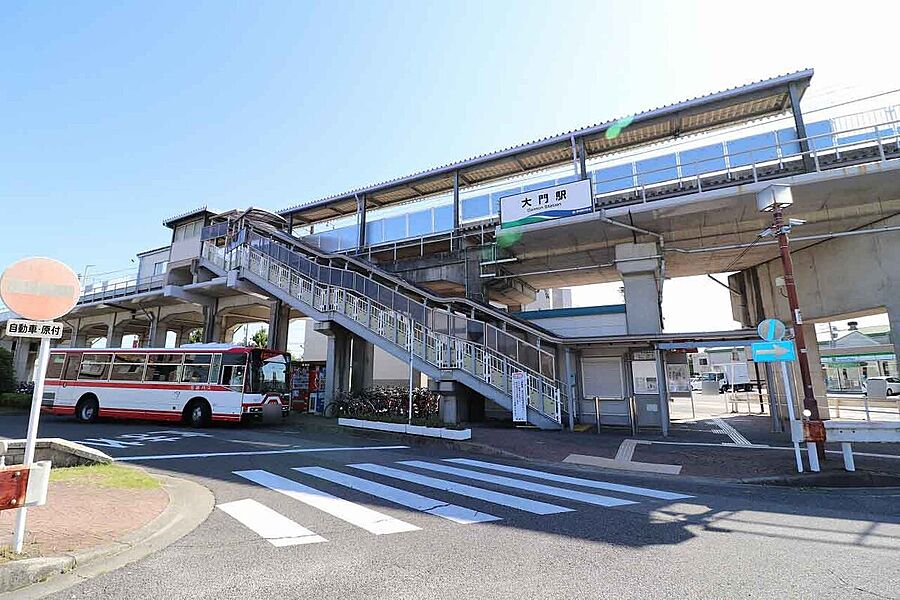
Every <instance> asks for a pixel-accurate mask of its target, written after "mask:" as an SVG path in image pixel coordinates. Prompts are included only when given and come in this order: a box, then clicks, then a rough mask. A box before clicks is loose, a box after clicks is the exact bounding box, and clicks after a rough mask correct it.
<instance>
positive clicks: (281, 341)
mask: <svg viewBox="0 0 900 600" xmlns="http://www.w3.org/2000/svg"><path fill="white" fill-rule="evenodd" d="M290 324H291V307H290V306H289V305H287V304H285V303H284V302H282V301H281V300H275V301H274V302H272V305H271V307H270V308H269V341H268V344H267V345H268V347H269V348H270V349H273V350H284V349H286V348H287V342H288V327H289V326H290Z"/></svg>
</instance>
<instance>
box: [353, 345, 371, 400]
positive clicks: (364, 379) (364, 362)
mask: <svg viewBox="0 0 900 600" xmlns="http://www.w3.org/2000/svg"><path fill="white" fill-rule="evenodd" d="M374 366H375V345H374V344H372V343H370V342H367V341H366V340H364V339H362V338H361V337H359V336H355V335H354V336H352V346H351V350H350V391H351V392H354V393H356V392H361V391H363V390H364V389H366V388H370V387H372V381H373V375H374Z"/></svg>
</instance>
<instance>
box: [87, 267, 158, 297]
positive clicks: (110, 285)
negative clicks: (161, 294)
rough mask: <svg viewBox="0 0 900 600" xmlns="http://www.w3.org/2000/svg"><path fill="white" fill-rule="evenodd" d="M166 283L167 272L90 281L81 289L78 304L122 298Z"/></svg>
mask: <svg viewBox="0 0 900 600" xmlns="http://www.w3.org/2000/svg"><path fill="white" fill-rule="evenodd" d="M165 284H166V275H165V274H163V275H154V276H151V277H144V278H141V279H138V278H137V277H132V278H129V279H125V280H118V281H117V280H111V281H102V282H99V283H88V284H86V285H85V286H84V288H83V289H82V291H81V297H80V298H79V299H78V304H87V303H90V302H98V301H101V300H110V299H112V298H121V297H122V296H131V295H134V294H141V293H145V292H152V291H154V290H159V289H162V288H163V287H164V286H165Z"/></svg>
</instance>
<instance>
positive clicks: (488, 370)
mask: <svg viewBox="0 0 900 600" xmlns="http://www.w3.org/2000/svg"><path fill="white" fill-rule="evenodd" d="M222 264H223V265H225V267H226V268H229V269H234V268H243V269H246V270H248V271H250V272H251V273H254V274H256V275H257V276H259V277H261V278H263V279H264V280H266V281H267V282H269V283H271V284H272V285H275V286H276V287H278V288H280V289H282V290H284V291H285V292H287V293H288V294H290V295H291V296H293V297H294V298H297V299H298V300H300V301H301V302H303V303H305V304H307V305H309V306H312V307H313V308H314V309H316V310H317V311H320V312H324V313H340V314H342V315H344V316H346V317H347V318H349V319H351V320H353V321H355V322H356V323H359V324H361V325H362V326H363V327H365V328H366V329H368V330H370V331H372V332H374V333H375V334H376V335H378V336H379V337H380V338H382V339H383V340H385V341H387V342H390V343H391V344H394V345H395V346H398V347H400V348H402V349H403V350H404V352H407V353H411V354H412V355H414V356H416V357H418V358H420V359H422V360H424V361H425V362H427V363H428V364H430V365H433V366H435V367H437V368H439V369H442V370H448V369H449V370H459V371H463V372H465V373H468V374H469V375H472V376H473V377H475V378H477V379H478V380H479V381H482V382H484V383H486V384H488V385H490V386H491V387H493V388H494V389H496V390H498V391H500V392H501V393H502V394H504V395H506V396H511V394H512V389H511V375H512V373H514V372H516V371H521V372H523V373H525V375H526V381H527V391H528V405H529V406H530V407H531V408H533V409H534V410H536V411H537V412H539V413H540V414H542V415H544V416H545V417H548V418H550V419H552V420H553V421H555V422H556V423H560V422H561V414H560V412H561V404H562V402H561V391H560V390H561V386H560V385H559V384H558V382H556V381H554V380H552V379H550V378H547V377H545V376H543V375H542V374H540V373H539V372H537V371H535V370H533V369H531V368H529V367H527V366H526V365H523V364H521V363H518V362H516V361H514V360H512V359H510V358H509V357H507V356H503V355H502V354H500V353H498V352H496V351H494V350H492V349H490V348H487V347H485V346H484V345H482V344H478V343H475V342H472V341H470V340H467V339H463V338H459V337H456V336H452V335H448V334H445V333H441V332H437V331H434V330H432V329H431V328H429V327H426V326H425V325H423V324H422V323H418V322H416V321H414V320H412V319H410V318H409V316H407V315H404V314H402V313H400V312H398V311H395V310H393V309H392V308H390V307H388V306H385V305H383V304H380V303H378V302H376V301H375V300H372V299H371V298H368V297H366V296H363V295H362V294H359V293H358V292H356V291H355V290H351V289H347V288H343V287H340V286H336V285H333V284H329V283H325V282H321V281H317V280H315V279H313V278H312V277H309V276H307V275H306V274H304V273H301V272H299V271H298V270H296V269H292V268H291V267H289V266H288V265H286V264H285V263H282V262H280V261H278V260H276V259H275V258H273V257H271V256H269V255H268V254H265V253H263V252H261V251H259V250H257V249H254V248H251V247H249V246H248V245H246V244H244V245H241V246H238V247H237V248H235V249H233V250H232V251H230V252H229V254H228V256H227V257H224V261H223V263H222ZM410 329H411V330H412V331H411V333H412V335H410Z"/></svg>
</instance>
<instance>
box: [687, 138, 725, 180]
mask: <svg viewBox="0 0 900 600" xmlns="http://www.w3.org/2000/svg"><path fill="white" fill-rule="evenodd" d="M724 170H725V150H724V148H722V144H710V145H709V146H701V147H699V148H691V149H690V150H683V151H682V152H681V175H682V177H693V176H695V175H700V174H701V173H712V172H714V171H724Z"/></svg>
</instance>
